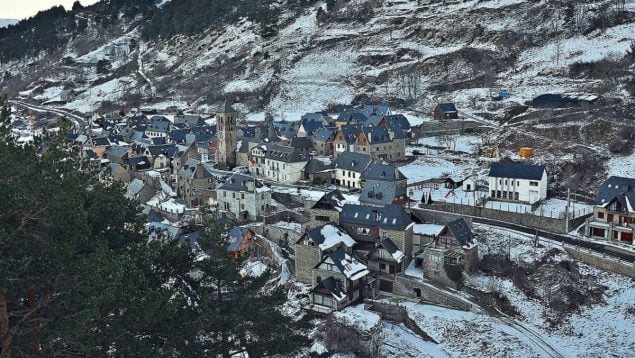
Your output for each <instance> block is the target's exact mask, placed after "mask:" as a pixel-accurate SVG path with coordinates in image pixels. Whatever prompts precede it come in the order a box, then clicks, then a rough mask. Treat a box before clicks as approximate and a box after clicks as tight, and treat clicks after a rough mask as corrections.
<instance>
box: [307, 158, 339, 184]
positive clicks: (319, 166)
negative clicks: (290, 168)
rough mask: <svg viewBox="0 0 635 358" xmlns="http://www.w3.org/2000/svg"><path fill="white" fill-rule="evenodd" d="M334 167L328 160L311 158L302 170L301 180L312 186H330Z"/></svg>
mask: <svg viewBox="0 0 635 358" xmlns="http://www.w3.org/2000/svg"><path fill="white" fill-rule="evenodd" d="M334 173H335V165H334V164H333V162H332V161H331V159H329V158H312V159H311V160H309V162H308V163H307V164H306V166H304V169H302V179H303V180H306V181H308V182H309V183H310V184H314V185H325V184H330V183H331V182H332V181H333V175H334Z"/></svg>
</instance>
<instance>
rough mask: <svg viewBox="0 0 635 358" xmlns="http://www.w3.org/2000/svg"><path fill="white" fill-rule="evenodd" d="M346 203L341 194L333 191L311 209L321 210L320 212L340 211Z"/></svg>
mask: <svg viewBox="0 0 635 358" xmlns="http://www.w3.org/2000/svg"><path fill="white" fill-rule="evenodd" d="M345 203H346V198H344V195H342V192H341V191H339V190H337V189H335V190H333V191H330V192H328V193H326V194H324V196H323V197H322V198H321V199H320V200H318V201H317V202H316V203H315V204H313V206H312V207H311V208H312V209H321V210H336V211H342V207H343V206H344V204H345Z"/></svg>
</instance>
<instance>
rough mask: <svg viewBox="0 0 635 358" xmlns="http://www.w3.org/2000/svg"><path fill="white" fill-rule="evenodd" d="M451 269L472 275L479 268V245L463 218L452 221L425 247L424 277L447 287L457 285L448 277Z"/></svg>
mask: <svg viewBox="0 0 635 358" xmlns="http://www.w3.org/2000/svg"><path fill="white" fill-rule="evenodd" d="M451 267H455V268H458V269H459V270H461V271H463V272H465V273H467V274H470V273H472V272H474V271H475V270H476V268H477V267H478V245H477V243H476V241H475V240H474V234H473V233H472V230H471V228H470V226H469V225H468V223H467V222H466V221H465V219H463V218H459V219H456V220H454V221H451V222H450V223H448V224H447V225H446V228H445V229H444V230H443V231H442V233H441V234H440V235H439V236H437V237H435V238H434V239H433V240H432V241H431V242H430V243H429V244H428V245H426V246H424V247H423V275H424V276H425V277H427V278H429V279H431V280H435V281H438V282H440V283H443V284H446V285H451V286H453V285H455V284H456V283H455V282H454V281H452V279H450V277H449V276H448V269H449V268H451Z"/></svg>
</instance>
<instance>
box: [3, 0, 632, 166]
mask: <svg viewBox="0 0 635 358" xmlns="http://www.w3.org/2000/svg"><path fill="white" fill-rule="evenodd" d="M173 1H175V3H167V5H166V3H165V2H162V3H161V4H159V5H158V6H159V7H157V8H155V9H154V10H152V11H150V13H151V14H154V15H153V16H157V15H156V14H157V12H158V13H160V12H161V11H163V10H162V9H163V7H164V6H170V5H172V4H177V3H176V1H177V0H173ZM427 2H431V1H427ZM427 2H426V1H406V0H384V1H371V2H366V1H357V0H353V1H347V2H342V3H339V2H338V3H337V4H335V5H333V6H332V7H331V8H330V9H329V10H328V11H326V10H325V9H326V6H325V5H324V4H320V3H318V4H315V5H311V4H310V3H311V2H304V5H303V6H297V5H294V4H295V3H296V2H291V1H288V2H284V3H282V4H279V5H278V4H276V5H273V6H274V7H276V6H277V8H276V11H277V12H279V20H278V22H277V23H276V24H275V26H274V27H275V31H272V32H273V34H272V33H271V32H265V31H263V26H261V25H262V24H259V23H256V22H254V21H255V20H254V19H251V18H250V17H249V16H247V17H242V18H240V19H238V20H235V21H233V20H232V22H230V23H229V24H226V25H225V26H221V27H219V26H217V25H216V26H213V27H212V28H211V29H210V30H207V31H205V32H203V33H202V34H198V35H192V36H185V35H175V36H173V37H170V38H169V39H161V38H156V39H153V40H145V41H144V36H142V35H143V34H144V30H146V29H145V28H144V27H143V25H142V24H143V23H144V18H143V16H144V15H142V14H140V15H137V16H136V17H134V18H127V17H125V16H123V15H122V16H121V17H120V18H118V20H117V21H118V22H117V23H116V24H115V25H113V26H112V27H110V28H109V30H108V31H104V30H103V29H102V28H101V27H100V26H101V25H98V19H99V17H100V14H99V11H103V10H100V9H102V8H101V7H99V6H95V7H91V8H87V9H84V10H82V12H80V13H79V14H78V15H77V16H81V17H83V18H87V19H88V28H87V30H86V31H85V32H84V33H82V34H81V35H78V36H70V37H69V40H68V43H67V44H66V46H65V47H64V48H63V49H62V50H55V51H53V53H51V54H47V55H45V54H43V53H42V54H40V56H38V57H37V58H29V59H28V60H22V61H12V62H8V63H3V64H2V65H0V66H1V70H2V72H3V73H5V77H4V81H3V82H2V86H1V88H2V90H3V91H7V92H8V93H10V94H12V95H17V94H18V93H20V94H21V95H22V96H30V97H33V98H34V99H37V100H40V101H42V102H45V101H51V100H53V102H57V100H58V98H57V96H59V94H60V92H61V91H62V90H64V89H73V91H74V93H75V95H74V96H73V97H72V98H69V99H66V101H65V102H66V103H65V104H64V106H65V107H66V108H69V109H74V110H78V111H89V110H97V109H101V110H112V109H115V108H119V107H152V108H158V109H166V108H168V107H178V108H185V109H190V110H194V111H201V112H210V108H213V106H214V105H215V104H217V103H219V102H220V101H221V100H222V99H223V98H228V99H231V100H232V101H234V102H236V103H237V108H239V109H240V110H241V112H243V113H245V114H250V115H249V116H248V118H252V119H257V118H262V113H263V112H265V111H270V112H275V113H277V116H282V117H284V118H285V119H290V120H297V119H299V115H300V114H302V113H305V112H309V111H316V110H322V109H325V108H328V107H329V106H331V107H333V106H337V105H348V104H350V103H352V102H359V101H365V100H377V99H387V100H391V101H392V102H393V103H394V104H395V105H397V106H405V107H407V109H409V110H411V111H414V112H418V113H420V114H421V116H422V117H429V116H430V115H431V111H432V109H433V108H434V106H435V104H436V103H437V102H440V101H453V102H455V103H456V104H457V107H459V109H460V110H461V111H462V112H463V114H464V115H465V116H470V115H472V116H476V118H477V119H478V120H481V121H482V122H483V123H491V124H492V125H496V124H501V123H503V124H504V125H503V126H502V127H499V128H497V129H496V130H495V131H493V132H491V133H490V134H489V136H490V138H488V141H489V142H495V143H497V144H498V145H499V146H500V147H501V148H502V149H506V150H510V151H511V152H515V151H517V148H518V147H519V146H522V145H526V146H534V147H536V148H537V149H538V153H539V154H540V155H542V156H543V157H544V158H547V159H549V158H554V160H555V159H561V158H563V157H564V158H565V159H566V158H569V157H570V159H573V153H574V151H575V150H576V148H579V147H580V146H582V147H584V148H587V150H589V151H590V152H591V153H592V156H593V159H594V160H595V161H597V160H600V161H602V160H604V159H603V158H606V156H607V155H608V154H609V150H612V151H614V152H622V154H628V153H630V151H631V150H632V146H633V134H632V130H630V129H625V126H627V125H628V126H632V124H633V115H632V113H633V110H632V108H633V107H632V94H633V93H634V92H635V83H634V79H633V71H632V70H633V64H634V63H635V56H634V55H633V53H632V52H631V50H632V49H631V46H632V43H633V41H632V34H633V33H634V32H635V22H634V21H635V20H634V19H635V2H634V1H626V2H624V3H622V2H620V1H617V2H616V1H609V0H599V1H593V2H585V4H584V5H574V3H576V4H577V2H574V1H544V0H543V1H523V0H491V1H476V0H473V1H464V2H459V1H452V2H448V1H445V2H431V3H430V4H427ZM98 5H99V4H98ZM226 18H227V19H228V20H227V21H230V20H231V18H230V17H226ZM146 32H147V31H146ZM106 34H108V35H106ZM263 36H264V37H263ZM100 61H101V62H100ZM98 64H101V67H100V69H99V71H98V67H99V66H98ZM98 72H100V73H98ZM499 90H506V91H509V93H510V95H511V96H510V97H509V98H508V99H506V100H504V101H492V100H491V95H492V94H493V93H498V91H499ZM569 92H575V93H578V94H583V95H589V94H591V95H593V96H599V99H598V100H597V101H596V102H595V103H594V106H593V107H591V108H582V109H579V108H577V109H576V108H573V109H572V108H568V109H563V110H554V109H547V110H545V109H539V108H531V107H530V108H527V107H526V106H524V105H525V103H527V102H528V101H531V100H532V99H533V98H535V97H536V96H538V95H542V94H563V93H569ZM625 132H626V134H624V133H625ZM611 145H612V146H613V148H612V149H611V148H610V147H611ZM593 165H595V164H593Z"/></svg>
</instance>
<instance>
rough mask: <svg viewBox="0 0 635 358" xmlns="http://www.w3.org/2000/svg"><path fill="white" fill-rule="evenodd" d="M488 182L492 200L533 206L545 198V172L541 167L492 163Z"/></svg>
mask: <svg viewBox="0 0 635 358" xmlns="http://www.w3.org/2000/svg"><path fill="white" fill-rule="evenodd" d="M488 182H489V192H490V197H491V198H493V199H502V200H511V201H521V202H525V203H529V204H533V203H536V202H538V201H540V200H543V199H546V198H547V171H546V170H545V167H544V166H542V165H528V164H522V163H502V162H496V163H492V166H491V167H490V169H489V175H488Z"/></svg>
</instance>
